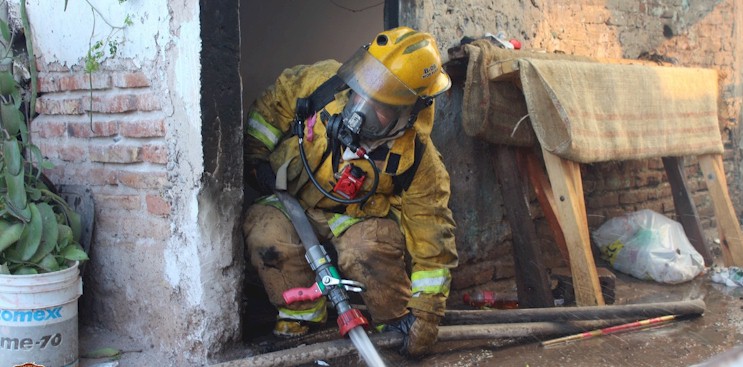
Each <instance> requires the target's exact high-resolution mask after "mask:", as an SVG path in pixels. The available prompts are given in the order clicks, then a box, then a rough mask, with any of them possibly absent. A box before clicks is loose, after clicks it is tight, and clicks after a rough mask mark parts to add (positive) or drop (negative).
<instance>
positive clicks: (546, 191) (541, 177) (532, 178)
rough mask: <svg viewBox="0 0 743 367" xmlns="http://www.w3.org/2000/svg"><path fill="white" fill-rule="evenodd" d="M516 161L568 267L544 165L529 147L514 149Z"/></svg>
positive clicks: (566, 254) (565, 245)
mask: <svg viewBox="0 0 743 367" xmlns="http://www.w3.org/2000/svg"><path fill="white" fill-rule="evenodd" d="M516 161H517V162H519V168H520V169H521V170H523V171H525V172H526V173H527V176H528V178H529V182H530V183H531V186H532V188H533V189H534V193H535V194H536V195H537V200H538V201H539V206H541V207H542V212H543V213H544V218H545V219H546V220H547V224H548V225H549V227H550V229H551V230H552V235H553V236H554V239H555V244H557V249H558V250H559V251H560V255H562V259H563V260H564V261H565V265H567V267H570V254H569V253H568V246H567V244H565V234H564V233H562V227H561V226H560V218H558V217H557V213H555V200H554V196H553V195H554V194H553V193H552V186H550V182H549V180H548V179H547V175H546V174H545V173H544V167H542V165H541V163H540V162H539V160H538V159H537V155H536V154H534V152H533V151H532V150H531V148H520V149H518V150H517V151H516Z"/></svg>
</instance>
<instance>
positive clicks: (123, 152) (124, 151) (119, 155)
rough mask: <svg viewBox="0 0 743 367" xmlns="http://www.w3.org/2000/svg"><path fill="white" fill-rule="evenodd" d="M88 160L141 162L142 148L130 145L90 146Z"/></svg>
mask: <svg viewBox="0 0 743 367" xmlns="http://www.w3.org/2000/svg"><path fill="white" fill-rule="evenodd" d="M90 160H91V161H92V162H102V163H138V162H142V148H141V147H139V146H132V145H121V144H114V145H106V146H94V147H90Z"/></svg>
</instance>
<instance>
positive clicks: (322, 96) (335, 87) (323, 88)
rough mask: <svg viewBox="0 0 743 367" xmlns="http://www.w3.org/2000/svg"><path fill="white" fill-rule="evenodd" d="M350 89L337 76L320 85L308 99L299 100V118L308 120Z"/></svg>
mask: <svg viewBox="0 0 743 367" xmlns="http://www.w3.org/2000/svg"><path fill="white" fill-rule="evenodd" d="M346 88H348V87H347V86H346V83H345V82H344V81H343V79H341V77H339V76H338V75H337V74H336V75H333V77H331V78H330V79H328V80H326V81H325V82H324V83H322V84H320V86H319V87H317V89H315V91H314V92H312V94H310V95H309V97H307V98H297V111H296V113H297V117H299V118H300V119H302V120H305V119H307V118H308V117H310V116H311V115H314V114H315V113H316V112H317V111H320V110H321V109H323V107H325V105H327V104H328V103H330V102H331V101H332V100H334V99H335V94H336V93H338V92H340V91H342V90H344V89H346Z"/></svg>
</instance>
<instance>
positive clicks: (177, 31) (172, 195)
mask: <svg viewBox="0 0 743 367" xmlns="http://www.w3.org/2000/svg"><path fill="white" fill-rule="evenodd" d="M12 1H14V2H15V3H14V4H13V5H14V7H15V8H17V7H18V4H19V3H18V0H12ZM64 3H65V1H63V0H54V1H51V0H28V1H27V9H28V14H29V20H30V23H31V28H32V33H33V43H34V50H35V54H36V57H37V59H38V62H39V64H42V65H45V66H46V67H49V68H52V69H54V70H57V71H64V70H72V71H75V70H77V71H79V70H82V69H83V67H84V57H85V55H86V53H87V51H88V48H89V44H90V42H91V39H92V40H93V42H95V41H97V40H101V39H106V38H107V37H109V33H110V32H111V30H112V28H111V27H110V26H109V25H107V24H106V22H108V23H110V24H111V25H113V26H116V27H118V26H123V25H124V19H125V16H126V14H130V15H131V20H132V21H133V23H134V24H133V25H131V26H127V27H125V28H124V29H122V30H120V31H118V32H116V33H115V34H114V35H113V39H115V40H117V41H118V42H119V48H118V55H117V56H116V57H115V58H108V59H106V60H105V61H104V63H103V68H104V69H107V70H120V69H125V70H138V71H142V72H144V73H145V75H147V76H148V78H149V80H150V83H151V87H150V88H151V89H152V90H153V91H154V92H155V94H156V95H158V96H159V98H160V101H159V102H160V106H162V110H163V111H162V112H163V113H164V114H165V116H166V131H167V133H166V134H167V135H166V142H167V146H168V163H167V170H168V178H169V185H168V187H164V188H162V190H163V191H164V192H165V194H164V196H165V197H166V198H168V199H169V202H170V204H171V209H172V210H171V213H172V214H171V217H170V218H171V229H172V234H173V235H172V237H171V239H170V240H169V241H168V242H167V243H164V244H157V245H155V246H152V250H153V251H156V252H158V254H157V256H152V257H149V256H136V257H134V256H132V257H131V258H130V259H122V261H131V262H134V261H135V260H134V259H137V258H138V259H140V261H142V262H143V263H139V264H136V263H132V264H131V274H121V277H122V278H123V279H131V278H133V279H137V278H138V277H137V274H138V273H141V272H150V274H149V275H150V276H149V277H148V278H149V279H156V280H155V282H153V283H154V284H131V288H128V290H127V291H128V292H130V293H133V294H131V295H129V298H130V299H133V300H135V301H134V302H133V303H135V304H123V305H117V306H116V312H119V313H131V315H130V316H128V318H129V319H130V320H131V322H128V323H127V325H121V326H120V328H119V330H126V331H127V332H128V334H129V335H131V336H136V337H138V338H141V339H142V340H143V341H146V342H147V343H148V344H150V343H151V344H153V345H155V346H156V348H158V349H160V350H162V351H169V353H171V357H172V361H173V363H175V364H174V365H196V364H203V363H204V362H205V361H206V358H207V352H208V349H209V348H210V347H211V346H210V345H205V344H207V343H204V342H203V335H202V334H203V333H205V332H206V330H207V323H208V320H210V319H211V317H210V316H211V315H210V312H211V313H216V312H219V307H213V306H212V305H213V304H219V303H220V300H219V299H214V298H211V297H210V298H209V299H203V294H204V285H208V284H209V283H210V281H209V280H205V279H203V276H202V274H210V273H213V272H214V271H211V270H210V269H212V268H213V266H212V265H210V261H209V260H205V261H202V260H203V259H202V258H201V256H202V255H203V254H200V253H199V248H200V247H201V246H200V244H201V243H202V242H203V239H202V238H201V235H200V232H199V230H198V224H197V222H198V218H199V204H198V202H197V196H198V193H199V191H200V190H201V188H202V187H201V183H200V178H201V176H202V174H203V171H204V166H203V156H202V140H201V124H202V121H201V110H200V94H199V93H200V89H201V85H200V71H201V65H200V51H201V40H200V21H199V10H200V9H199V3H198V0H178V1H176V0H168V1H145V0H128V1H125V2H123V3H121V4H119V2H118V1H114V0H89V3H88V1H84V0H68V1H67V3H68V4H67V8H66V10H65V8H64V6H65V4H64ZM91 4H92V6H93V7H94V8H95V10H92V9H91ZM94 11H95V12H96V13H95V15H94V13H93V12H94ZM104 19H105V21H104ZM106 49H107V48H106ZM124 230H125V229H124ZM93 246H95V244H93ZM106 255H107V254H105V253H103V254H99V256H106ZM108 256H111V254H108ZM113 256H121V252H118V253H116V254H114V255H113ZM141 259H144V260H141ZM161 259H162V260H161ZM148 260H151V261H150V262H151V263H146V262H147V261H148ZM207 278H209V276H207ZM158 279H159V280H160V281H157V280H158ZM137 300H139V301H137ZM157 300H159V301H157ZM137 303H138V304H137ZM158 303H161V304H158ZM148 305H152V306H154V307H150V306H148ZM141 309H148V310H150V311H151V313H149V315H142V314H141V312H140V311H139V310H141ZM215 310H216V311H215ZM209 328H211V329H212V331H211V332H212V333H214V332H215V331H214V330H224V329H228V327H222V326H221V325H213V324H212V325H210V326H209Z"/></svg>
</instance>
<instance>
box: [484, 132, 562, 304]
mask: <svg viewBox="0 0 743 367" xmlns="http://www.w3.org/2000/svg"><path fill="white" fill-rule="evenodd" d="M494 150H495V152H496V157H495V160H494V168H495V171H496V175H497V176H498V181H499V182H500V185H501V190H502V193H503V204H504V205H505V207H506V208H507V210H506V218H507V219H508V223H509V224H510V225H511V233H512V234H513V241H512V243H513V258H514V262H515V264H514V265H515V269H516V292H517V294H518V298H519V307H521V308H543V307H554V306H555V301H554V299H553V298H552V289H551V287H550V278H549V274H548V273H547V268H546V267H545V266H544V261H543V260H542V251H541V249H540V246H539V239H538V237H537V232H536V229H535V228H534V222H533V219H532V217H531V215H530V214H529V204H528V200H527V198H526V195H525V192H524V187H525V183H524V182H523V181H522V180H521V175H519V170H518V168H517V166H516V153H515V152H514V148H512V147H508V146H505V145H500V144H499V145H496V146H495V149H494Z"/></svg>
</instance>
